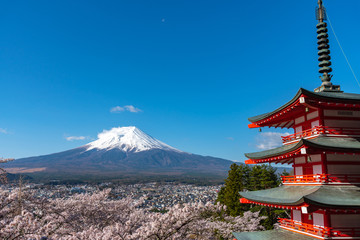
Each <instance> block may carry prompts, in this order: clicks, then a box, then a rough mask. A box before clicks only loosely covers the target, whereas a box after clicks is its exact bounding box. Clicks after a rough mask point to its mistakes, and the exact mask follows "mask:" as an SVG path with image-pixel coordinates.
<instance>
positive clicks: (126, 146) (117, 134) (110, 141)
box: [85, 126, 181, 152]
mask: <svg viewBox="0 0 360 240" xmlns="http://www.w3.org/2000/svg"><path fill="white" fill-rule="evenodd" d="M85 146H86V147H87V149H86V151H89V150H92V149H97V150H103V149H104V150H111V149H120V150H122V151H124V152H141V151H146V150H150V149H163V150H168V151H175V152H181V151H180V150H178V149H176V148H173V147H171V146H169V145H167V144H165V143H163V142H161V141H159V140H157V139H155V138H153V137H151V136H149V135H147V134H146V133H144V132H143V131H141V130H140V129H138V128H136V127H133V126H131V127H118V128H112V129H110V130H104V131H103V132H102V133H99V134H98V139H97V140H95V141H93V142H91V143H88V144H86V145H85Z"/></svg>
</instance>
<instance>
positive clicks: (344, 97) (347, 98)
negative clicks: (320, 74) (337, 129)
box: [248, 88, 360, 122]
mask: <svg viewBox="0 0 360 240" xmlns="http://www.w3.org/2000/svg"><path fill="white" fill-rule="evenodd" d="M302 94H304V95H306V96H310V97H313V98H316V99H319V100H324V101H326V100H328V101H334V100H335V101H340V102H347V103H359V102H360V94H355V93H344V92H312V91H309V90H306V89H303V88H300V89H299V91H298V92H297V93H296V95H295V96H294V97H293V98H292V99H291V100H290V101H289V102H287V103H285V104H284V105H283V106H281V107H279V108H277V109H275V110H274V111H272V112H268V113H264V114H261V115H257V116H254V117H251V118H248V119H249V121H250V122H257V121H260V120H263V119H265V118H267V117H269V116H271V115H272V114H274V113H276V112H279V111H281V110H283V109H284V108H286V107H287V106H289V105H291V104H292V103H294V102H295V101H296V100H297V99H298V98H299V97H300V96H301V95H302Z"/></svg>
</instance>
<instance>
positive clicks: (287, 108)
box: [248, 88, 360, 128]
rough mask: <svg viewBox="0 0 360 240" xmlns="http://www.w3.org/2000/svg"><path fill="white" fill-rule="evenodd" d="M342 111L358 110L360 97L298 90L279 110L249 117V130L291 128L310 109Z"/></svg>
mask: <svg viewBox="0 0 360 240" xmlns="http://www.w3.org/2000/svg"><path fill="white" fill-rule="evenodd" d="M317 108H323V109H343V110H359V109H360V97H359V96H358V94H349V93H343V92H311V91H308V90H306V89H303V88H300V89H299V91H298V92H297V93H296V95H295V96H294V97H293V99H291V100H290V101H289V102H287V103H286V104H284V105H283V106H281V107H280V108H278V109H276V110H274V111H272V112H269V113H265V114H261V115H258V116H255V117H251V118H249V119H248V120H249V121H250V122H251V124H249V125H248V127H249V128H258V127H275V128H277V127H280V128H291V127H293V125H294V121H293V119H294V118H296V117H297V116H299V115H302V113H303V112H304V111H309V110H310V109H317Z"/></svg>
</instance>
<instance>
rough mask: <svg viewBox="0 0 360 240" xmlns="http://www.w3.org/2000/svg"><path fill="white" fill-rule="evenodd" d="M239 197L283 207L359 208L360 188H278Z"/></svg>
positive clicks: (246, 193) (324, 186)
mask: <svg viewBox="0 0 360 240" xmlns="http://www.w3.org/2000/svg"><path fill="white" fill-rule="evenodd" d="M240 195H241V196H243V197H244V198H246V199H248V200H251V201H254V202H259V203H268V204H276V205H285V206H296V205H300V204H303V203H308V204H315V205H318V206H323V207H337V208H360V187H357V186H329V185H322V186H280V187H277V188H272V189H267V190H260V191H250V192H240Z"/></svg>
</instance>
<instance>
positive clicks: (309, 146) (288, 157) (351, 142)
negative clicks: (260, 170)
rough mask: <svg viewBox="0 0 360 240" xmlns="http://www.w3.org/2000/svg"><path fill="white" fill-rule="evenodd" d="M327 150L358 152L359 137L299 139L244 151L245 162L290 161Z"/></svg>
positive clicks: (359, 151) (343, 152) (339, 152)
mask: <svg viewBox="0 0 360 240" xmlns="http://www.w3.org/2000/svg"><path fill="white" fill-rule="evenodd" d="M323 151H327V153H334V154H351V155H358V154H360V139H359V138H350V137H349V138H339V137H322V136H319V137H316V138H312V139H304V138H303V139H301V140H299V141H298V142H297V143H293V144H288V145H283V146H281V147H278V148H274V149H271V150H265V151H261V152H254V153H245V156H246V157H247V158H249V159H248V160H246V161H245V163H246V164H258V163H267V162H274V163H282V164H284V163H291V162H293V159H294V157H298V156H301V155H305V154H316V153H321V152H323Z"/></svg>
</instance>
